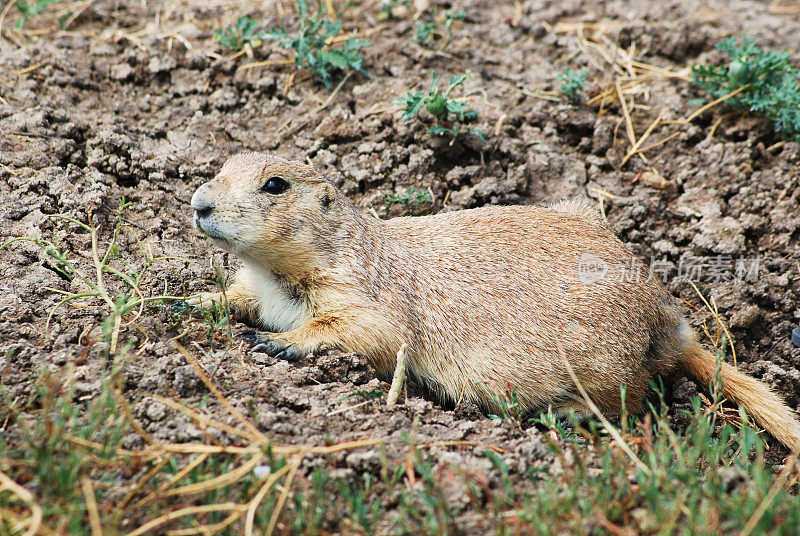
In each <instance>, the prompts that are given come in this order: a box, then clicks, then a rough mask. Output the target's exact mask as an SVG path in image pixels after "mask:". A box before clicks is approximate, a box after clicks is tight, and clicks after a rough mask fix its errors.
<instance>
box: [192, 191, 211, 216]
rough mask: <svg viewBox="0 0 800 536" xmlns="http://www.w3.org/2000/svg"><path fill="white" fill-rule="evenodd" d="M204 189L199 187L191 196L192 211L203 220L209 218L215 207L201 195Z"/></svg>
mask: <svg viewBox="0 0 800 536" xmlns="http://www.w3.org/2000/svg"><path fill="white" fill-rule="evenodd" d="M204 189H205V187H204V186H201V187H200V188H198V189H197V191H196V192H195V193H194V195H193V196H192V208H193V209H194V211H195V213H196V214H197V216H198V217H200V218H205V217H207V216H210V215H211V212H212V211H213V210H214V206H215V205H214V203H213V202H211V201H209V200H207V199H206V198H205V196H204V195H203V193H204V192H203V190H204Z"/></svg>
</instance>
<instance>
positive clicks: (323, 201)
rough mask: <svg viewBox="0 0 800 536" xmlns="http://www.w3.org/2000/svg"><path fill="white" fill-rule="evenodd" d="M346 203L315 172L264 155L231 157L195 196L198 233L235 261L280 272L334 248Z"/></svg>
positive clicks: (193, 198)
mask: <svg viewBox="0 0 800 536" xmlns="http://www.w3.org/2000/svg"><path fill="white" fill-rule="evenodd" d="M347 203H348V202H347V200H346V199H344V198H343V197H342V195H341V194H340V193H339V192H338V191H337V190H336V188H334V187H333V185H332V184H330V183H329V182H328V181H327V180H325V179H324V178H323V177H322V176H321V175H320V174H319V173H317V171H316V170H315V169H314V168H313V167H311V166H309V165H306V164H304V163H302V162H297V161H290V160H284V159H283V158H279V157H277V156H273V155H268V154H260V153H241V154H237V155H235V156H232V157H231V158H229V159H228V161H227V162H225V164H224V165H223V166H222V169H220V171H219V173H218V174H217V176H216V177H214V179H212V180H211V181H209V182H207V183H205V184H203V185H202V186H200V187H199V188H198V189H197V191H196V192H195V193H194V195H193V196H192V209H194V226H195V228H196V229H197V230H198V231H200V232H201V233H203V234H204V235H206V236H207V237H209V238H210V239H211V241H212V242H213V243H214V244H216V245H217V246H219V247H221V248H222V249H225V250H226V251H229V252H231V253H233V254H234V255H237V256H240V257H243V258H244V259H246V260H249V261H251V262H256V263H258V264H261V265H265V266H266V267H268V268H273V269H279V268H280V269H282V270H283V269H288V268H290V266H287V264H288V265H291V264H298V263H303V262H305V263H308V261H309V260H312V259H315V258H316V257H318V256H319V253H320V250H321V249H322V250H325V249H327V248H329V247H331V246H332V243H333V242H335V240H334V239H335V237H336V235H337V230H338V227H339V226H340V223H341V215H340V214H341V212H342V208H343V205H344V204H347ZM323 253H324V251H323Z"/></svg>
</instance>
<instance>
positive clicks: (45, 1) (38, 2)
mask: <svg viewBox="0 0 800 536" xmlns="http://www.w3.org/2000/svg"><path fill="white" fill-rule="evenodd" d="M10 1H11V2H12V3H13V4H14V7H16V8H17V10H19V13H20V15H22V18H21V19H19V21H18V22H17V28H19V29H22V28H23V27H24V26H25V23H26V22H28V21H29V20H31V19H32V18H34V17H36V16H38V15H39V14H40V13H41V12H42V11H44V10H45V9H47V8H48V7H50V5H51V4H57V3H58V2H60V1H61V0H35V1H34V2H25V1H24V0H16V2H13V0H10Z"/></svg>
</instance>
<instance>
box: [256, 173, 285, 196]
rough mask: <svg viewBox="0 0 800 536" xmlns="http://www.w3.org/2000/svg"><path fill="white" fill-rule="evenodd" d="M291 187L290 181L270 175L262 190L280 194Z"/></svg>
mask: <svg viewBox="0 0 800 536" xmlns="http://www.w3.org/2000/svg"><path fill="white" fill-rule="evenodd" d="M288 189H289V183H288V182H286V179H282V178H281V177H270V178H269V179H267V182H265V183H264V184H262V185H261V191H262V192H264V193H267V194H272V195H278V194H282V193H283V192H285V191H286V190H288Z"/></svg>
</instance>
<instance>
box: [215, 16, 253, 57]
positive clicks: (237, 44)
mask: <svg viewBox="0 0 800 536" xmlns="http://www.w3.org/2000/svg"><path fill="white" fill-rule="evenodd" d="M214 39H215V40H216V41H217V43H219V44H220V46H222V47H225V48H229V49H231V50H237V51H238V50H242V49H243V48H244V47H245V45H247V44H248V43H252V44H253V46H258V43H259V42H260V41H261V39H263V37H262V33H261V32H259V31H258V21H255V20H253V19H251V18H250V17H248V16H247V15H243V16H241V17H239V18H238V19H237V21H236V22H235V23H234V24H232V25H230V26H228V27H227V28H225V29H223V30H219V29H217V30H214Z"/></svg>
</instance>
